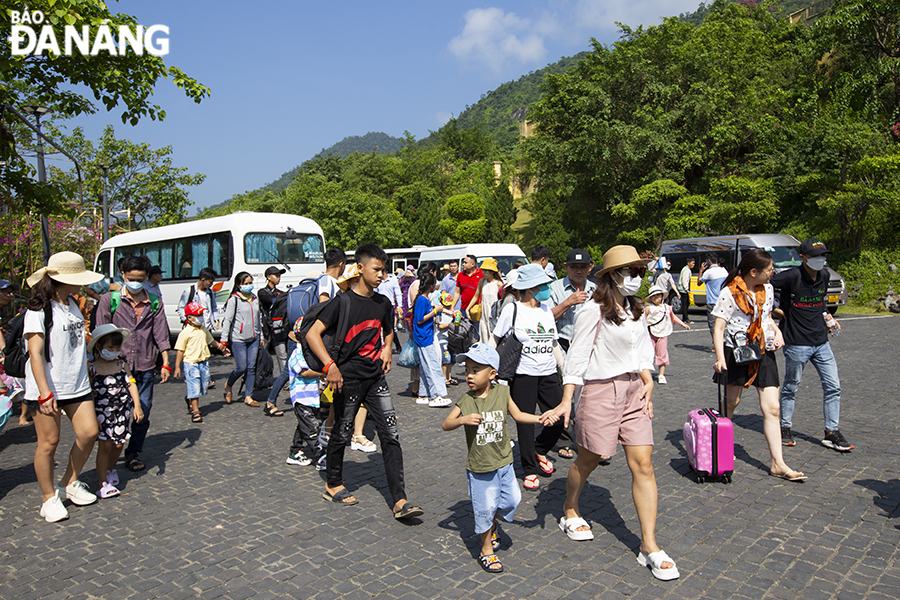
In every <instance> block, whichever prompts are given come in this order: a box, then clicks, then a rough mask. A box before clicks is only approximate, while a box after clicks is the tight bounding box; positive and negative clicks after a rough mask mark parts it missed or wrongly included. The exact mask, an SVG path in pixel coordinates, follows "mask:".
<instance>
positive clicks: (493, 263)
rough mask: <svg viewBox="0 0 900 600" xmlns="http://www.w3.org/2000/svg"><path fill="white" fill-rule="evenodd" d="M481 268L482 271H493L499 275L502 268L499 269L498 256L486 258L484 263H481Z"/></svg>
mask: <svg viewBox="0 0 900 600" xmlns="http://www.w3.org/2000/svg"><path fill="white" fill-rule="evenodd" d="M480 268H481V270H482V271H493V272H494V273H497V274H498V275H499V274H500V269H499V267H498V266H497V259H496V258H486V259H484V261H482V263H481V267H480Z"/></svg>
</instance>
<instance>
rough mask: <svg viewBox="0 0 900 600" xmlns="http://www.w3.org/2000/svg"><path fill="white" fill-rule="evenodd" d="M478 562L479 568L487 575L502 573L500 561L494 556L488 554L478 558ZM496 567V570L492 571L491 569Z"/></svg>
mask: <svg viewBox="0 0 900 600" xmlns="http://www.w3.org/2000/svg"><path fill="white" fill-rule="evenodd" d="M478 562H479V564H481V568H482V569H484V570H485V571H487V572H488V573H502V572H503V564H502V563H501V562H500V559H499V558H497V555H496V554H488V555H487V556H479V557H478ZM494 565H497V567H496V568H494V569H492V568H491V567H492V566H494Z"/></svg>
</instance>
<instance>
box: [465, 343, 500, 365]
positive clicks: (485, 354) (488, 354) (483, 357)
mask: <svg viewBox="0 0 900 600" xmlns="http://www.w3.org/2000/svg"><path fill="white" fill-rule="evenodd" d="M456 358H457V360H458V361H459V362H463V361H464V360H465V359H467V358H471V359H472V360H474V361H475V362H477V363H478V364H479V365H488V366H489V367H491V368H492V369H494V370H495V371H496V370H498V369H500V355H499V354H497V351H496V350H494V349H493V348H491V347H490V346H488V345H487V344H482V343H480V342H479V343H477V344H472V346H471V347H470V348H469V351H468V352H466V353H464V354H459V355H457V357H456Z"/></svg>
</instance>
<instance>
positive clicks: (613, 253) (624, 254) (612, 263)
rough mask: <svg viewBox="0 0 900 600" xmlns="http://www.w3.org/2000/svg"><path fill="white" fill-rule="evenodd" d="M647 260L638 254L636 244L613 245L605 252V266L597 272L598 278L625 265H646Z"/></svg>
mask: <svg viewBox="0 0 900 600" xmlns="http://www.w3.org/2000/svg"><path fill="white" fill-rule="evenodd" d="M646 266H647V260H646V259H644V258H641V257H640V255H638V253H637V250H635V249H634V246H624V245H622V246H613V247H612V248H610V249H609V250H607V251H606V252H605V253H604V254H603V268H602V269H600V272H599V273H597V279H599V278H601V277H603V276H604V275H606V274H607V273H609V272H610V271H615V270H617V269H621V268H623V267H646Z"/></svg>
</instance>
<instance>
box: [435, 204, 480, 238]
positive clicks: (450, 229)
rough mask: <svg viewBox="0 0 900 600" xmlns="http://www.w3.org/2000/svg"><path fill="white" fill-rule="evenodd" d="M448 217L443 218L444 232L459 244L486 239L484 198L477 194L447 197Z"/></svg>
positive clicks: (442, 226)
mask: <svg viewBox="0 0 900 600" xmlns="http://www.w3.org/2000/svg"><path fill="white" fill-rule="evenodd" d="M445 209H446V211H447V218H446V219H442V220H441V229H443V231H444V234H445V235H446V236H447V237H449V238H451V239H452V240H453V241H454V242H455V243H457V244H472V243H478V242H483V241H485V230H486V227H487V219H485V218H484V200H482V199H481V198H479V197H478V196H476V195H475V194H458V195H456V196H451V197H450V198H447V203H446V205H445Z"/></svg>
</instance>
